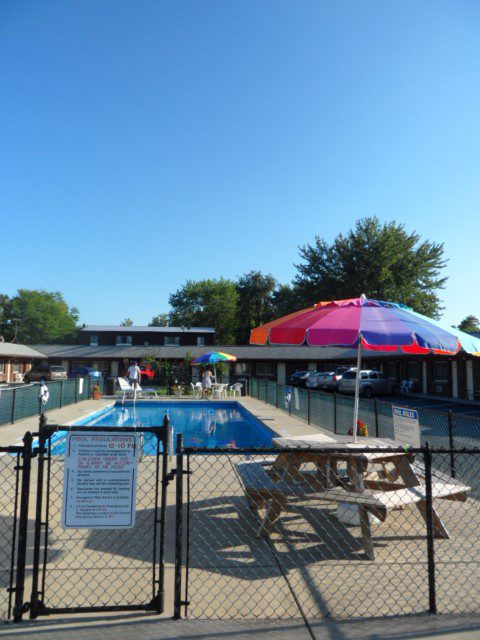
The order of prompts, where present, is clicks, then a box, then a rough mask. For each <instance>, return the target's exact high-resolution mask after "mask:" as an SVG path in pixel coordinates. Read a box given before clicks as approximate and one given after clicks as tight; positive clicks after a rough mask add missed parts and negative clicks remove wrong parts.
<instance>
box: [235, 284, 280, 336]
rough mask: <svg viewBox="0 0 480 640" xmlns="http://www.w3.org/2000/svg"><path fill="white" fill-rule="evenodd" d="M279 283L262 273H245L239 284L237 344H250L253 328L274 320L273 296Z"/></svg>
mask: <svg viewBox="0 0 480 640" xmlns="http://www.w3.org/2000/svg"><path fill="white" fill-rule="evenodd" d="M276 286H277V281H276V280H275V278H274V277H273V276H272V275H270V274H267V275H264V274H263V273H261V272H260V271H250V272H249V273H245V274H244V275H243V276H242V277H241V278H239V280H238V282H237V291H238V303H237V309H238V310H237V318H238V326H237V331H236V335H237V342H238V343H239V344H243V343H246V342H248V340H249V338H250V331H251V329H253V327H258V325H260V324H263V323H264V322H268V321H269V320H272V319H273V317H274V315H273V314H274V312H275V309H274V300H273V295H274V292H275V288H276Z"/></svg>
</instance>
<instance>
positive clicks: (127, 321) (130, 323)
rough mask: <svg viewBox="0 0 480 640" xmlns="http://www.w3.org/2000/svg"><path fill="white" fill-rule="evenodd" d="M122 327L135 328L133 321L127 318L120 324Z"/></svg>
mask: <svg viewBox="0 0 480 640" xmlns="http://www.w3.org/2000/svg"><path fill="white" fill-rule="evenodd" d="M120 326H121V327H133V320H132V319H131V318H125V320H122V321H121V323H120Z"/></svg>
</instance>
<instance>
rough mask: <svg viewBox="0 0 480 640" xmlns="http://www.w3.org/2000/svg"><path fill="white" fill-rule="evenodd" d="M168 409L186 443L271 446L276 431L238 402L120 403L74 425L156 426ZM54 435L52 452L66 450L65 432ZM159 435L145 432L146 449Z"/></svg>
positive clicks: (175, 429)
mask: <svg viewBox="0 0 480 640" xmlns="http://www.w3.org/2000/svg"><path fill="white" fill-rule="evenodd" d="M167 411H168V414H169V417H170V424H171V425H172V426H173V432H174V438H176V435H177V434H178V433H182V434H183V444H184V446H186V447H209V448H211V447H227V448H229V449H232V450H234V449H237V448H241V447H270V446H271V445H272V437H273V436H274V435H275V434H274V433H273V432H272V431H270V429H268V428H267V427H266V426H265V425H264V424H263V423H261V422H259V421H258V420H256V418H254V416H252V415H251V414H250V413H249V412H248V411H246V410H245V409H244V408H243V407H242V405H240V404H239V403H237V402H205V401H202V402H193V401H188V402H150V401H149V402H145V403H142V402H137V404H136V405H133V403H127V402H126V403H125V404H124V405H123V406H122V405H121V404H120V403H118V404H116V405H115V406H114V407H111V408H110V409H107V410H105V411H103V412H100V413H99V414H95V416H93V417H92V416H90V417H89V418H87V419H85V420H82V421H79V422H76V423H75V425H74V426H92V427H95V426H102V427H104V426H108V427H112V428H113V427H140V426H143V427H155V426H161V425H162V424H163V419H164V417H165V414H166V412H167ZM58 435H59V438H58V439H57V440H55V436H54V437H53V438H52V453H63V452H64V451H65V439H64V434H58ZM155 447H156V437H155V436H154V435H153V434H151V433H146V434H145V436H144V452H145V453H146V454H153V453H154V452H155Z"/></svg>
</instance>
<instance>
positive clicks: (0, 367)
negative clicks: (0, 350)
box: [0, 360, 5, 373]
mask: <svg viewBox="0 0 480 640" xmlns="http://www.w3.org/2000/svg"><path fill="white" fill-rule="evenodd" d="M0 373H5V362H4V361H3V360H0Z"/></svg>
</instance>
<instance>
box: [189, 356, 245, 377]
mask: <svg viewBox="0 0 480 640" xmlns="http://www.w3.org/2000/svg"><path fill="white" fill-rule="evenodd" d="M236 359H237V356H231V355H230V354H229V353H223V352H222V351H209V353H204V354H203V356H198V358H195V360H192V361H191V363H190V364H193V366H194V367H196V366H198V365H201V364H213V371H214V373H215V381H217V367H216V366H215V365H216V364H217V362H235V360H236Z"/></svg>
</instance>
